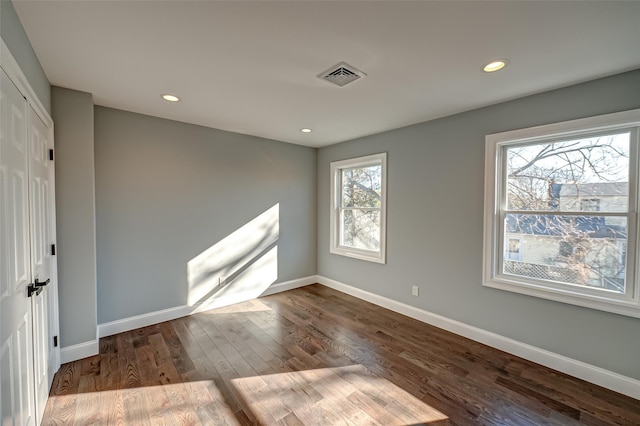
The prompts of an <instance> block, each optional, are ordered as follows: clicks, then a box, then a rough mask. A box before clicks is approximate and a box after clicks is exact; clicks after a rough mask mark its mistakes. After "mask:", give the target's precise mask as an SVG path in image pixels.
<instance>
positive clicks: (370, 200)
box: [342, 165, 382, 208]
mask: <svg viewBox="0 0 640 426" xmlns="http://www.w3.org/2000/svg"><path fill="white" fill-rule="evenodd" d="M381 194H382V166H380V165H377V166H369V167H358V168H353V169H343V170H342V206H343V207H375V208H379V207H380V205H381Z"/></svg>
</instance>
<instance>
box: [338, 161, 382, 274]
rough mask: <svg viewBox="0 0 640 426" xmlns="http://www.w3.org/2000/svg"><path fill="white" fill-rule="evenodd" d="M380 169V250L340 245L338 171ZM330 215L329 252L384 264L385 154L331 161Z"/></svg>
mask: <svg viewBox="0 0 640 426" xmlns="http://www.w3.org/2000/svg"><path fill="white" fill-rule="evenodd" d="M377 165H380V166H381V167H382V181H381V197H380V198H381V208H380V250H377V251H373V250H364V249H357V248H354V247H348V246H343V245H340V237H339V235H340V218H339V214H340V210H339V209H338V206H339V202H340V195H341V190H340V188H339V185H340V176H339V174H340V171H341V170H342V169H350V168H354V167H365V166H377ZM330 192H331V202H330V206H331V207H330V208H331V215H330V218H331V219H330V231H331V236H330V238H329V240H330V242H329V244H330V248H329V252H330V253H333V254H338V255H341V256H347V257H352V258H355V259H360V260H367V261H369V262H376V263H386V262H387V258H386V253H387V249H386V248H387V244H386V241H387V226H386V223H387V153H386V152H383V153H380V154H373V155H367V156H365V157H358V158H351V159H347V160H341V161H333V162H332V163H331V187H330Z"/></svg>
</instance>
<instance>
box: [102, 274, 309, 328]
mask: <svg viewBox="0 0 640 426" xmlns="http://www.w3.org/2000/svg"><path fill="white" fill-rule="evenodd" d="M317 282H318V276H317V275H311V276H308V277H304V278H298V279H295V280H291V281H285V282H281V283H277V284H273V285H271V286H270V287H269V288H267V289H266V290H265V291H264V292H263V293H262V294H261V296H268V295H270V294H275V293H280V292H283V291H287V290H292V289H294V288H298V287H304V286H306V285H309V284H314V283H317ZM234 303H238V300H237V299H234V298H220V299H219V300H216V301H213V302H207V303H200V304H196V305H194V306H187V305H183V306H176V307H174V308H168V309H162V310H160V311H154V312H149V313H146V314H142V315H136V316H132V317H128V318H123V319H120V320H116V321H110V322H106V323H103V324H98V337H99V338H100V337H106V336H112V335H114V334H118V333H124V332H125V331H130V330H135V329H136V328H140V327H146V326H148V325H152V324H158V323H161V322H164V321H171V320H174V319H176V318H180V317H185V316H188V315H192V314H194V313H197V312H202V311H205V310H209V309H215V308H221V307H223V306H229V305H232V304H234Z"/></svg>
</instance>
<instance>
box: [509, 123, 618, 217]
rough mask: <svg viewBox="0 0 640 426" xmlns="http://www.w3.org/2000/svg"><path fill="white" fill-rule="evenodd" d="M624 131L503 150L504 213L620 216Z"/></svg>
mask: <svg viewBox="0 0 640 426" xmlns="http://www.w3.org/2000/svg"><path fill="white" fill-rule="evenodd" d="M629 140H630V133H629V132H626V133H620V134H613V135H606V136H600V137H591V138H584V139H578V140H570V141H563V142H549V143H541V144H535V145H522V146H513V147H509V146H507V148H506V159H507V209H508V210H557V211H572V212H594V211H601V212H626V211H627V209H628V205H629V183H628V182H629Z"/></svg>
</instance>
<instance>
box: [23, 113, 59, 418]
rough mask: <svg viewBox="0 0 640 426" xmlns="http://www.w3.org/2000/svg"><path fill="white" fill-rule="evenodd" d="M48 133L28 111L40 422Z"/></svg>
mask: <svg viewBox="0 0 640 426" xmlns="http://www.w3.org/2000/svg"><path fill="white" fill-rule="evenodd" d="M49 134H50V133H49V129H48V128H47V126H46V125H45V124H44V123H43V122H42V120H40V117H38V115H37V114H36V113H35V112H34V111H33V110H32V109H31V108H29V135H28V137H29V199H30V204H31V205H30V224H31V226H30V229H31V268H32V276H33V279H34V284H35V285H36V286H38V285H40V286H42V291H41V292H40V294H38V295H34V296H33V297H32V300H33V333H34V336H33V341H34V345H33V350H34V356H35V363H34V364H35V365H34V370H35V379H36V384H35V387H36V412H37V418H38V419H41V418H42V414H43V413H44V408H45V405H46V404H47V397H48V395H49V385H50V384H51V379H53V373H52V372H51V371H50V368H49V367H50V366H53V364H54V362H53V360H52V358H53V354H54V351H53V335H52V334H51V329H50V327H49V322H50V321H49V317H50V315H49V312H50V311H51V310H52V309H53V306H52V294H53V292H52V291H50V289H51V288H53V286H54V285H55V277H54V274H53V256H52V254H51V244H52V243H53V237H52V232H51V230H52V228H53V225H54V224H53V223H52V220H53V214H52V210H53V205H52V200H53V193H52V190H53V185H52V183H51V182H50V177H51V176H52V175H53V173H52V170H51V169H52V168H53V162H52V161H51V160H50V159H49V149H50V148H53V147H52V146H51V145H52V144H51V143H50V138H49Z"/></svg>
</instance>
